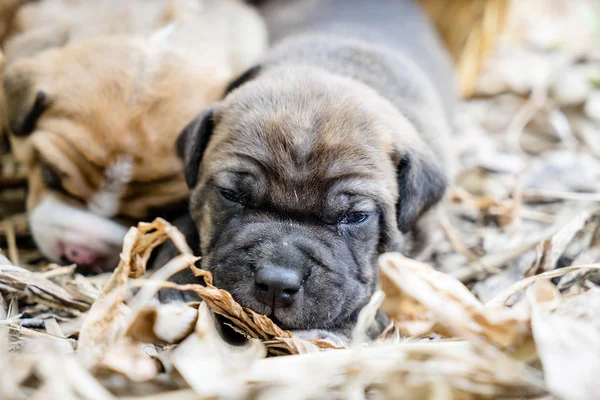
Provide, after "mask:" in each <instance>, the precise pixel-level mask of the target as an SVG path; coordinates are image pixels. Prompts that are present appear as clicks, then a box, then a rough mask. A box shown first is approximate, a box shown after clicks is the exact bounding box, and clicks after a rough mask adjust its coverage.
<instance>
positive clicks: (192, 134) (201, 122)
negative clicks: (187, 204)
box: [177, 109, 215, 189]
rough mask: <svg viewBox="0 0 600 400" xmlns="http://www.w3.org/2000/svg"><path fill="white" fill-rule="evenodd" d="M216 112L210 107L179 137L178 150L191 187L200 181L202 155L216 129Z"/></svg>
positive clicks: (186, 178)
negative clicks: (199, 172)
mask: <svg viewBox="0 0 600 400" xmlns="http://www.w3.org/2000/svg"><path fill="white" fill-rule="evenodd" d="M214 125H215V121H214V114H213V110H212V109H208V110H206V111H204V112H203V113H201V114H200V115H198V116H197V117H196V118H194V120H193V121H192V122H190V123H189V124H188V125H187V126H186V127H185V129H184V130H183V132H181V134H180V135H179V138H178V139H177V152H178V153H179V156H180V157H181V158H183V162H184V165H185V181H186V183H187V185H188V187H189V188H190V189H193V188H194V187H195V186H196V184H197V183H198V171H199V170H200V163H201V162H202V156H203V155H204V151H205V150H206V147H207V146H208V142H209V140H210V137H211V136H212V134H213V130H214Z"/></svg>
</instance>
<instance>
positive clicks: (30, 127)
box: [4, 73, 50, 137]
mask: <svg viewBox="0 0 600 400" xmlns="http://www.w3.org/2000/svg"><path fill="white" fill-rule="evenodd" d="M32 88H33V85H32V84H31V82H30V79H28V77H26V76H23V75H22V74H16V73H12V74H11V73H8V74H7V75H6V76H5V78H4V96H5V101H6V118H7V119H8V127H9V128H10V131H11V132H12V134H13V135H14V136H17V137H23V136H27V135H29V134H30V133H31V132H33V131H34V130H35V125H36V123H37V122H38V120H39V119H40V117H41V116H42V114H43V113H44V111H45V110H46V109H47V108H48V106H49V105H50V96H49V95H48V94H47V93H46V92H45V91H42V90H32Z"/></svg>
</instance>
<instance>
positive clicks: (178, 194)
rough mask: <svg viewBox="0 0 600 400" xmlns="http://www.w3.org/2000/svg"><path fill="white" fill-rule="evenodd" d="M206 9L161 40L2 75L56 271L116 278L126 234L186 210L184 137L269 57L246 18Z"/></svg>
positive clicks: (217, 5)
mask: <svg viewBox="0 0 600 400" xmlns="http://www.w3.org/2000/svg"><path fill="white" fill-rule="evenodd" d="M95 4H99V3H95ZM204 4H205V8H204V9H203V10H201V11H198V12H197V13H196V14H195V15H192V14H189V13H188V14H187V17H185V18H183V19H181V20H175V23H174V24H172V25H168V26H167V27H166V28H164V30H163V31H159V32H158V33H157V34H156V35H155V36H154V38H153V39H143V38H134V37H132V36H121V37H101V38H98V39H89V40H82V41H76V42H74V43H71V44H69V45H67V46H66V47H62V48H56V49H50V50H46V51H42V52H40V53H38V54H36V55H35V56H31V57H25V56H20V57H16V58H15V57H12V62H10V60H9V64H8V65H6V66H5V72H4V77H3V81H4V91H5V93H4V94H5V100H6V107H5V108H4V110H3V115H4V118H3V119H4V121H5V125H6V128H7V129H8V130H9V132H10V141H11V146H12V149H13V152H14V154H15V156H16V157H17V159H18V160H20V161H21V162H22V163H23V164H24V165H25V166H26V167H27V169H28V180H29V197H28V201H27V208H28V210H29V212H30V224H31V229H32V233H33V236H34V239H35V240H36V242H37V244H38V245H39V247H40V249H41V250H42V251H43V252H44V254H45V255H46V256H48V257H49V258H50V259H52V260H55V261H62V262H74V263H77V264H78V265H79V266H81V267H86V268H88V269H91V270H94V271H96V270H103V269H107V268H112V267H114V266H115V265H116V259H117V258H118V253H119V248H120V246H121V242H122V238H123V236H124V234H125V231H126V228H127V226H128V225H127V224H128V223H130V222H133V221H137V220H141V219H148V218H151V217H152V216H153V215H164V212H165V209H166V208H168V207H170V206H171V205H177V204H180V203H182V202H184V201H185V199H186V196H187V195H188V190H187V188H186V185H185V181H184V178H183V163H182V161H181V160H180V159H179V157H178V155H177V150H176V146H175V142H176V139H177V134H178V133H179V132H180V131H181V130H182V129H183V127H184V126H185V125H186V124H187V123H188V122H189V121H190V120H191V119H192V118H193V116H194V115H196V114H197V113H198V112H199V111H202V110H203V109H204V108H205V107H207V106H208V105H210V104H211V103H212V102H213V101H214V100H216V99H217V98H218V97H219V96H221V95H222V93H223V90H224V88H225V86H226V84H227V82H228V81H229V80H230V79H231V77H232V76H233V75H234V74H235V73H238V72H239V71H240V70H241V69H242V68H246V67H248V66H249V65H251V64H252V63H253V62H255V61H256V60H257V58H258V57H259V56H260V55H261V54H262V52H263V50H264V48H265V45H266V34H265V30H264V27H263V25H262V20H261V19H260V18H259V17H258V16H257V15H256V14H255V13H254V11H253V10H251V9H249V8H247V6H245V5H242V4H241V3H238V2H234V1H218V2H211V1H208V2H204ZM211 4H212V5H214V8H213V9H210V8H207V7H208V6H209V5H211ZM232 21H233V24H232ZM14 40H17V38H15V39H14ZM7 50H8V49H7ZM34 54H35V52H34ZM6 56H7V59H11V54H10V52H8V51H7V55H6Z"/></svg>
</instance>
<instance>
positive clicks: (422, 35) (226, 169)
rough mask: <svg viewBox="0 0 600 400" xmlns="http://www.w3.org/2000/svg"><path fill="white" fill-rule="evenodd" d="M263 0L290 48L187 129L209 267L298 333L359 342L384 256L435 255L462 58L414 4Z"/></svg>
mask: <svg viewBox="0 0 600 400" xmlns="http://www.w3.org/2000/svg"><path fill="white" fill-rule="evenodd" d="M259 7H260V10H261V12H262V15H263V16H264V18H265V20H266V22H267V27H268V29H269V32H270V34H271V35H272V39H273V41H274V46H273V47H272V49H271V50H270V51H268V53H267V55H266V56H265V58H264V59H263V61H262V62H261V63H259V64H257V65H256V66H254V67H252V68H250V69H248V70H247V71H246V72H245V73H244V74H242V75H241V76H240V77H239V78H238V79H236V80H235V81H233V82H232V84H231V85H230V88H229V91H228V93H227V95H226V96H225V97H224V99H223V100H222V101H220V102H219V103H216V104H215V105H213V106H212V107H211V108H210V109H208V110H206V111H204V112H203V113H202V114H200V115H199V116H198V117H196V118H195V119H194V120H193V121H192V122H191V123H190V124H189V125H188V126H187V127H186V129H185V130H184V131H183V133H182V135H181V138H180V143H179V145H180V149H181V152H182V154H183V155H184V159H185V165H186V166H185V176H186V182H187V184H188V186H189V187H190V188H191V190H192V192H191V196H190V213H191V216H192V218H193V221H194V222H195V224H196V227H197V230H198V235H199V240H200V249H201V255H202V268H204V269H206V270H209V271H210V272H212V274H213V279H214V283H215V285H216V286H218V287H220V288H223V289H226V290H228V291H229V292H230V293H231V294H232V295H233V297H234V299H236V300H237V301H238V302H239V303H240V304H242V305H243V306H244V307H248V308H250V309H253V310H254V311H256V312H258V313H261V314H265V315H268V316H270V317H271V318H272V319H273V320H274V321H275V322H276V323H277V324H278V325H279V326H281V327H282V328H284V329H290V330H293V331H295V332H297V333H299V334H300V335H302V336H304V337H315V336H317V337H321V336H322V335H326V333H331V334H333V335H336V336H337V337H339V338H346V339H347V338H348V337H349V333H350V331H351V329H352V327H353V326H354V325H355V323H356V320H357V316H358V313H359V311H360V310H361V309H362V307H363V306H365V304H366V303H367V302H368V301H369V299H370V297H371V295H372V294H373V292H374V290H375V289H376V288H377V285H378V279H377V259H378V256H379V254H381V253H383V252H389V251H402V252H404V253H405V254H409V255H411V256H415V255H417V254H418V253H419V252H420V251H422V249H423V247H424V241H425V239H426V237H427V235H426V226H425V225H424V222H425V221H427V220H431V218H430V217H429V218H426V217H427V215H429V216H431V213H432V210H433V208H434V206H435V205H436V204H437V203H438V202H439V201H440V200H441V199H442V198H443V196H444V193H445V189H446V187H447V185H448V182H449V181H450V180H451V178H452V174H453V172H452V171H453V155H452V150H451V147H452V146H451V134H452V115H453V104H454V102H455V99H456V92H455V88H454V82H453V79H454V77H453V71H452V65H451V61H450V59H449V57H448V55H447V54H446V52H445V49H444V48H443V45H442V44H441V42H440V40H439V39H438V36H437V33H436V31H435V29H434V28H433V26H432V24H431V22H430V21H429V20H428V19H427V18H426V17H425V15H424V14H423V12H422V10H421V9H420V8H419V6H418V5H417V4H416V2H415V1H412V0H374V1H368V2H366V1H362V0H319V1H315V0H288V1H277V0H272V1H268V0H267V1H263V2H261V4H260V5H259ZM385 321H386V319H385V317H382V316H381V315H379V316H378V319H377V324H374V327H373V329H371V330H370V332H369V334H370V335H371V336H374V335H376V334H377V333H378V332H380V331H381V329H382V326H383V324H384V322H385Z"/></svg>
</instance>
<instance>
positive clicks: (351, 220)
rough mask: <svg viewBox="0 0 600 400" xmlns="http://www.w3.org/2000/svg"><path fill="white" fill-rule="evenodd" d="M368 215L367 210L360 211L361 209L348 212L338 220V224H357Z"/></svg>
mask: <svg viewBox="0 0 600 400" xmlns="http://www.w3.org/2000/svg"><path fill="white" fill-rule="evenodd" d="M369 216H370V214H369V213H368V212H362V211H355V212H350V213H348V214H346V215H344V217H343V218H342V219H341V220H340V221H339V222H338V224H345V225H358V224H360V223H362V222H364V221H366V220H367V219H368V218H369Z"/></svg>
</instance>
